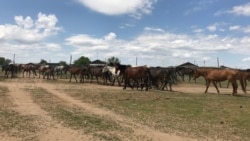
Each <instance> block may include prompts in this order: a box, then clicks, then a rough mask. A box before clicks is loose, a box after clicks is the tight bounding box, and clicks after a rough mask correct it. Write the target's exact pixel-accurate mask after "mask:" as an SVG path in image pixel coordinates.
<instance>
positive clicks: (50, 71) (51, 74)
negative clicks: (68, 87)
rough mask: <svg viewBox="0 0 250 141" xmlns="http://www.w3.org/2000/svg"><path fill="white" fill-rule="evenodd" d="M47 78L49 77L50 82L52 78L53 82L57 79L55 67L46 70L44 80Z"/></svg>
mask: <svg viewBox="0 0 250 141" xmlns="http://www.w3.org/2000/svg"><path fill="white" fill-rule="evenodd" d="M45 77H47V79H48V80H49V79H50V77H52V79H53V80H54V79H55V75H54V68H53V67H51V66H50V67H48V68H45V69H44V75H43V79H45Z"/></svg>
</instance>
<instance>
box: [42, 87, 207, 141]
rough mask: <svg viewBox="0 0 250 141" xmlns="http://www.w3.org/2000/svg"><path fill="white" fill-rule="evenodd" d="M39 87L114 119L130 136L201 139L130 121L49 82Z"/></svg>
mask: <svg viewBox="0 0 250 141" xmlns="http://www.w3.org/2000/svg"><path fill="white" fill-rule="evenodd" d="M58 85H61V84H58ZM40 87H42V88H44V89H46V90H47V91H48V92H49V93H51V94H53V95H55V96H57V97H58V98H60V99H62V100H63V101H65V102H67V103H68V104H70V105H75V106H77V107H80V108H83V109H85V110H86V111H87V112H89V113H92V114H95V115H98V116H102V117H105V118H108V119H110V120H113V121H116V122H117V123H119V124H120V125H121V126H123V127H128V128H130V129H133V131H134V132H133V133H130V136H136V137H146V138H147V139H149V140H152V141H168V140H169V141H172V140H174V141H198V140H199V141H201V139H192V138H187V137H181V136H177V135H175V134H168V133H164V132H160V131H157V130H154V129H152V128H150V127H148V126H145V125H141V124H138V123H135V122H133V121H132V119H128V118H127V117H124V116H122V115H118V114H116V113H114V112H112V111H110V110H108V109H105V108H99V107H97V106H95V105H92V104H89V103H85V102H82V101H81V100H77V99H74V98H73V97H71V96H69V95H67V94H66V93H63V92H61V91H59V90H56V89H57V87H61V88H62V87H63V86H53V85H50V84H43V85H41V86H40ZM137 139H138V138H137ZM204 140H206V141H208V140H209V139H204Z"/></svg>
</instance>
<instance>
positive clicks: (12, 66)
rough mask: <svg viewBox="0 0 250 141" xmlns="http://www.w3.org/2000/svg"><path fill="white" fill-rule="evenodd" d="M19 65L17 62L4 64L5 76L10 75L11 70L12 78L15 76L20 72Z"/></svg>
mask: <svg viewBox="0 0 250 141" xmlns="http://www.w3.org/2000/svg"><path fill="white" fill-rule="evenodd" d="M18 70H19V69H18V66H17V65H15V64H9V65H3V66H2V72H4V77H6V78H8V77H9V72H10V78H13V77H14V76H15V75H16V74H17V72H18Z"/></svg>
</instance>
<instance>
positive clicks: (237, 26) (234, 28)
mask: <svg viewBox="0 0 250 141" xmlns="http://www.w3.org/2000/svg"><path fill="white" fill-rule="evenodd" d="M240 28H241V26H240V25H234V26H230V27H229V30H239V29H240Z"/></svg>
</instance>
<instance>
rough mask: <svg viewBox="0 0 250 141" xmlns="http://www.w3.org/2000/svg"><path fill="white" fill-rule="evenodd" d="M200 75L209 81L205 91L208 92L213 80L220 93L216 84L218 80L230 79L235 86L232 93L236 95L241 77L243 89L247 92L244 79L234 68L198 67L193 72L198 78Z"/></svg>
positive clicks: (194, 76)
mask: <svg viewBox="0 0 250 141" xmlns="http://www.w3.org/2000/svg"><path fill="white" fill-rule="evenodd" d="M199 76H203V77H204V78H205V80H206V81H207V82H208V83H207V86H206V90H205V93H207V91H208V88H209V85H210V83H211V82H212V83H213V85H214V87H215V88H216V90H217V93H218V94H219V93H220V91H219V89H218V87H217V85H216V82H221V81H225V80H228V81H230V82H231V84H232V87H233V92H232V95H235V94H237V88H238V86H237V79H239V78H240V84H241V87H242V90H243V92H244V93H246V90H245V87H244V85H243V79H242V77H241V76H240V73H239V71H237V70H232V69H196V70H195V72H194V74H193V78H194V79H196V78H198V77H199Z"/></svg>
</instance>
